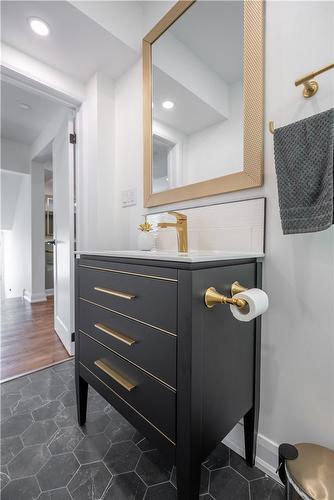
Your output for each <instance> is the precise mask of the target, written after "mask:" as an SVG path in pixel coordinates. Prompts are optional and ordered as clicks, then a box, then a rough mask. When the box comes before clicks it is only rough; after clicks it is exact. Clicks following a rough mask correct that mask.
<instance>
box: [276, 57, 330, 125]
mask: <svg viewBox="0 0 334 500" xmlns="http://www.w3.org/2000/svg"><path fill="white" fill-rule="evenodd" d="M333 68H334V63H331V64H328V65H327V66H324V67H323V68H320V69H318V70H317V71H313V72H312V73H308V74H307V75H305V76H302V77H301V78H299V79H298V80H296V81H295V86H296V87H298V86H299V85H304V90H303V96H304V97H305V98H306V99H308V98H309V97H312V96H314V95H315V94H316V93H317V92H318V89H319V84H318V82H316V81H315V80H311V78H314V77H316V76H318V75H321V73H324V72H325V71H329V70H330V69H333ZM269 132H270V133H271V134H273V133H274V132H275V124H274V122H273V121H270V122H269Z"/></svg>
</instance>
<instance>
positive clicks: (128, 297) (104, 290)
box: [94, 286, 136, 300]
mask: <svg viewBox="0 0 334 500" xmlns="http://www.w3.org/2000/svg"><path fill="white" fill-rule="evenodd" d="M94 290H96V291H97V292H102V293H107V294H108V295H113V296H114V297H120V298H121V299H126V300H132V299H135V298H136V296H135V295H132V294H131V293H126V292H118V291H117V290H111V289H110V288H103V287H101V286H94Z"/></svg>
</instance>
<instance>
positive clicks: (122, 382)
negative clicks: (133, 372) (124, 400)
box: [94, 359, 136, 392]
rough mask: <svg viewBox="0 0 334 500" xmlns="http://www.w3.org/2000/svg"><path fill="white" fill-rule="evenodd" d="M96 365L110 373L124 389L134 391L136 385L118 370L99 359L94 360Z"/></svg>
mask: <svg viewBox="0 0 334 500" xmlns="http://www.w3.org/2000/svg"><path fill="white" fill-rule="evenodd" d="M94 365H95V366H97V367H98V368H100V370H102V371H103V372H104V373H106V374H107V375H109V377H111V378H112V379H113V380H115V382H118V383H119V384H120V385H121V386H122V387H124V389H126V390H127V391H129V392H130V391H132V390H133V389H134V388H135V387H136V386H135V385H134V384H133V383H132V382H129V380H126V378H124V377H123V376H122V375H121V374H120V373H118V372H117V371H116V370H113V369H112V368H110V366H108V365H107V364H106V363H104V362H103V361H101V360H100V359H98V360H97V361H94Z"/></svg>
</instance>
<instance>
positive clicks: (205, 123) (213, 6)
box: [152, 1, 243, 192]
mask: <svg viewBox="0 0 334 500" xmlns="http://www.w3.org/2000/svg"><path fill="white" fill-rule="evenodd" d="M199 34H200V35H199ZM152 134H153V137H152V147H153V151H152V176H153V179H152V186H153V192H161V191H166V190H168V189H172V188H175V187H178V186H184V185H189V184H194V183H197V182H201V181H205V180H209V179H214V178H216V177H221V176H224V175H228V174H232V173H235V172H240V171H242V170H243V2H242V1H205V2H204V1H203V2H200V1H199V2H195V3H194V4H193V5H192V6H191V7H190V8H189V9H188V10H187V11H186V12H185V13H184V14H183V15H182V16H181V17H180V18H179V19H178V20H177V21H175V23H174V24H173V25H172V26H171V27H170V28H169V29H167V31H165V32H164V33H163V34H162V35H161V36H160V38H158V39H157V40H156V41H155V42H154V43H153V45H152Z"/></svg>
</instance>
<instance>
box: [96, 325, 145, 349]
mask: <svg viewBox="0 0 334 500" xmlns="http://www.w3.org/2000/svg"><path fill="white" fill-rule="evenodd" d="M94 326H95V328H97V329H98V330H101V332H104V333H107V334H108V335H111V336H112V337H114V338H115V339H117V340H120V341H121V342H124V344H126V345H129V346H132V345H133V344H135V343H136V341H135V340H134V339H132V338H131V337H127V336H126V335H123V333H120V332H116V331H115V330H112V329H111V328H109V327H108V326H106V325H103V324H102V323H95V325H94Z"/></svg>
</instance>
